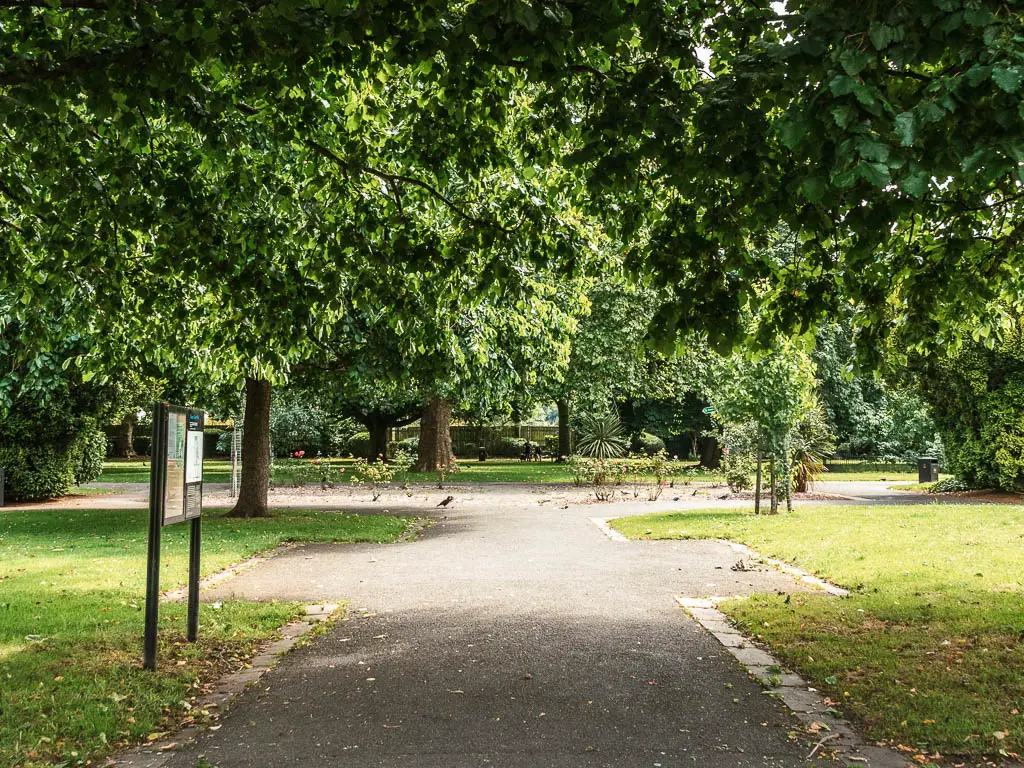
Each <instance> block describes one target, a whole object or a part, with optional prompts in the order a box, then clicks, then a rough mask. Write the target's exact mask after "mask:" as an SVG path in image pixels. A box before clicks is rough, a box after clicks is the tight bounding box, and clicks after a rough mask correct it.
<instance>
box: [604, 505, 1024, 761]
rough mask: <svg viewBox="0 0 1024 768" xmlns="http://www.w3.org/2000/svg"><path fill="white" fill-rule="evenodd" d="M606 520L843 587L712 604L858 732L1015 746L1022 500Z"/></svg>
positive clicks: (1020, 729) (1022, 684)
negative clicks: (719, 542)
mask: <svg viewBox="0 0 1024 768" xmlns="http://www.w3.org/2000/svg"><path fill="white" fill-rule="evenodd" d="M612 525H613V526H614V527H616V528H617V529H618V530H619V531H621V532H622V533H624V534H626V535H627V536H632V537H645V538H723V539H730V540H733V541H739V542H743V543H744V544H747V545H749V546H751V547H753V548H754V549H756V550H757V551H759V552H760V553H761V554H763V555H769V556H773V557H778V558H780V559H783V560H786V561H788V562H791V563H794V564H797V565H799V566H801V567H803V568H805V569H807V570H811V571H814V572H815V573H817V574H819V575H821V576H824V577H826V578H829V579H831V580H832V581H834V582H836V583H839V584H842V585H843V586H846V587H849V588H850V589H852V590H854V594H853V595H852V596H851V597H850V598H848V599H844V600H839V599H834V598H831V597H829V596H827V595H824V594H818V593H811V594H806V595H795V596H792V597H790V598H786V597H783V596H777V595H761V596H756V597H754V598H751V599H749V600H735V601H731V602H729V603H726V604H725V605H724V606H723V608H724V610H725V611H726V612H727V613H729V614H730V615H731V616H732V617H733V618H734V619H736V620H737V621H738V622H739V623H740V624H741V625H742V627H743V628H744V630H745V631H746V632H748V633H750V634H754V635H757V636H759V637H761V638H762V639H764V640H765V641H766V642H768V643H769V644H770V645H771V646H772V647H773V649H774V650H775V651H776V653H777V654H778V655H779V656H780V657H781V658H782V659H783V660H784V661H785V662H786V663H787V664H789V665H791V666H793V667H795V668H797V669H799V670H800V671H801V672H803V673H804V674H805V675H807V676H808V677H809V678H810V679H812V680H814V682H815V684H816V685H817V686H819V687H820V688H821V689H822V690H824V691H826V692H827V693H828V694H829V695H830V696H831V697H832V698H833V699H834V700H835V701H836V702H837V705H838V706H840V707H842V708H844V709H846V710H847V711H849V712H851V713H852V714H854V715H855V716H856V717H858V718H859V719H860V720H861V721H862V722H863V723H864V724H865V726H866V727H867V729H868V731H869V735H871V736H872V737H874V738H885V739H891V740H894V741H899V742H901V743H904V744H911V745H922V746H926V747H927V748H928V749H930V750H938V751H940V752H942V753H944V754H950V755H953V754H996V753H998V751H999V750H1000V749H1004V750H1009V751H1017V752H1019V751H1021V750H1022V749H1024V714H1022V712H1024V707H1022V706H1021V704H1022V703H1024V506H1020V505H995V504H963V505H939V504H929V505H892V506H865V507H854V506H830V507H826V506H821V507H799V508H797V510H796V511H795V512H793V513H792V514H783V515H777V516H762V517H760V518H758V517H755V516H754V515H752V514H750V513H749V512H744V511H740V510H701V511H693V512H676V513H668V514H663V515H645V516H640V517H630V518H621V519H619V520H616V521H613V523H612Z"/></svg>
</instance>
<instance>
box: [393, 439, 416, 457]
mask: <svg viewBox="0 0 1024 768" xmlns="http://www.w3.org/2000/svg"><path fill="white" fill-rule="evenodd" d="M398 450H399V451H402V452H403V453H408V454H412V455H413V456H415V455H416V454H418V453H419V452H420V439H419V438H418V437H407V438H405V439H404V440H399V441H398Z"/></svg>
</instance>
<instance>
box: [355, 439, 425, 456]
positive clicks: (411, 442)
mask: <svg viewBox="0 0 1024 768" xmlns="http://www.w3.org/2000/svg"><path fill="white" fill-rule="evenodd" d="M367 437H369V434H367ZM398 450H399V451H403V452H405V453H409V454H412V455H413V456H415V455H416V454H417V453H418V452H419V450H420V439H419V438H418V437H407V438H405V439H404V440H399V441H398Z"/></svg>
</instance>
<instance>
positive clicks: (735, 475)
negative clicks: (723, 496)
mask: <svg viewBox="0 0 1024 768" xmlns="http://www.w3.org/2000/svg"><path fill="white" fill-rule="evenodd" d="M722 470H723V471H724V472H725V482H727V483H728V484H729V490H731V491H733V492H737V491H747V490H750V489H751V488H753V487H754V472H755V470H756V467H755V465H754V461H753V460H752V459H751V458H750V456H748V455H745V454H739V453H732V452H730V453H727V454H725V456H723V457H722Z"/></svg>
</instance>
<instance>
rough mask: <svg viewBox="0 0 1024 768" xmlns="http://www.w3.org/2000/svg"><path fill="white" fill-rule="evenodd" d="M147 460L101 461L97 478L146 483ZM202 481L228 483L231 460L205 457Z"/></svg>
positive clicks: (100, 479)
mask: <svg viewBox="0 0 1024 768" xmlns="http://www.w3.org/2000/svg"><path fill="white" fill-rule="evenodd" d="M149 467H150V463H149V461H148V460H146V461H144V460H142V459H132V460H130V461H124V460H121V459H115V460H113V461H112V460H110V459H108V460H107V461H105V462H103V474H101V475H100V476H99V477H98V478H97V482H100V483H148V482H149ZM203 482H204V483H230V482H231V462H230V461H225V460H223V459H206V461H204V462H203Z"/></svg>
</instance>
